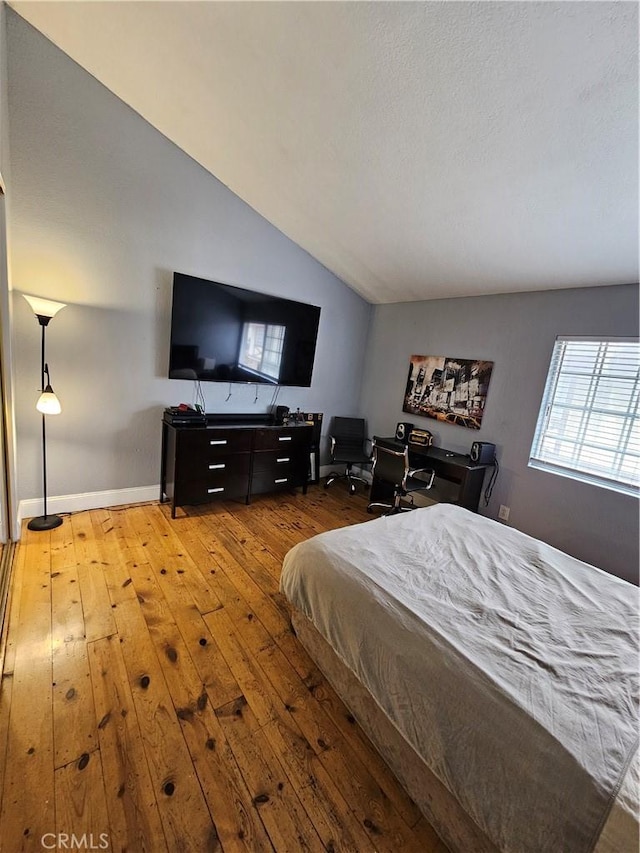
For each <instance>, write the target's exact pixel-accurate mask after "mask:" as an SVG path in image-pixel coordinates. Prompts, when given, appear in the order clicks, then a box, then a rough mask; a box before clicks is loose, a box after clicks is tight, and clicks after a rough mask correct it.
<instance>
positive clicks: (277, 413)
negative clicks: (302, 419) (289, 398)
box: [273, 406, 289, 426]
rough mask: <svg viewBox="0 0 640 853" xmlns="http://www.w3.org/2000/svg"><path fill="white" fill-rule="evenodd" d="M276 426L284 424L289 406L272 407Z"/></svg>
mask: <svg viewBox="0 0 640 853" xmlns="http://www.w3.org/2000/svg"><path fill="white" fill-rule="evenodd" d="M273 414H274V417H275V419H276V426H284V424H285V423H286V421H287V418H288V417H289V406H276V407H275V409H274V413H273Z"/></svg>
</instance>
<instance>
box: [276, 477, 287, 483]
mask: <svg viewBox="0 0 640 853" xmlns="http://www.w3.org/2000/svg"><path fill="white" fill-rule="evenodd" d="M288 481H289V478H288V477H280V478H279V479H278V480H274V481H273V482H274V483H287V482H288Z"/></svg>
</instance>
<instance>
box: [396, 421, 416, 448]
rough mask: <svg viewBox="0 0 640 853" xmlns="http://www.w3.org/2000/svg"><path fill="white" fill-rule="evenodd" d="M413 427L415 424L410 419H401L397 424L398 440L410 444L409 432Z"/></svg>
mask: <svg viewBox="0 0 640 853" xmlns="http://www.w3.org/2000/svg"><path fill="white" fill-rule="evenodd" d="M412 429H413V424H410V423H408V421H400V423H399V424H398V425H397V426H396V441H401V442H402V443H403V444H408V442H409V433H410V432H411V430H412Z"/></svg>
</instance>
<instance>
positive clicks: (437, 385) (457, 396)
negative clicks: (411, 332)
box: [402, 355, 493, 429]
mask: <svg viewBox="0 0 640 853" xmlns="http://www.w3.org/2000/svg"><path fill="white" fill-rule="evenodd" d="M492 369H493V362H492V361H472V360H471V359H466V358H449V357H448V356H439V355H412V356H411V360H410V362H409V376H408V378H407V386H406V389H405V394H404V403H403V406H402V411H403V412H408V413H409V414H410V415H420V416H421V417H424V418H434V419H435V420H438V421H443V422H445V423H451V424H457V425H458V426H464V427H468V428H469V429H480V425H481V424H482V415H483V413H484V406H485V402H486V399H487V389H488V388H489V380H490V379H491V371H492Z"/></svg>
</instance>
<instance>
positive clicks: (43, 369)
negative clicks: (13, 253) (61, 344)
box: [23, 293, 65, 530]
mask: <svg viewBox="0 0 640 853" xmlns="http://www.w3.org/2000/svg"><path fill="white" fill-rule="evenodd" d="M23 296H24V298H25V299H26V300H27V302H28V303H29V305H30V306H31V309H32V310H33V313H34V314H35V315H36V319H37V321H38V323H40V328H41V330H42V339H41V340H42V342H41V346H40V377H41V381H42V384H41V389H42V391H41V394H40V397H39V398H38V402H37V403H36V409H37V410H38V411H39V412H40V413H41V414H42V483H43V489H42V493H43V514H42V515H39V516H37V517H36V518H32V519H31V521H30V522H29V523H28V524H27V527H28V528H29V530H53V528H54V527H59V526H60V525H61V524H62V519H61V518H60V516H59V515H47V431H46V430H47V428H46V418H47V415H59V414H60V412H61V411H62V409H61V406H60V401H59V400H58V398H57V397H56V395H55V394H54V393H53V388H52V387H51V380H50V378H49V365H48V364H47V362H46V361H45V330H46V328H47V326H48V325H49V321H50V320H51V318H52V317H55V316H56V314H57V313H58V311H60V310H62V309H63V308H64V307H65V303H64V302H53V301H52V300H50V299H40V297H39V296H27V294H26V293H23Z"/></svg>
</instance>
